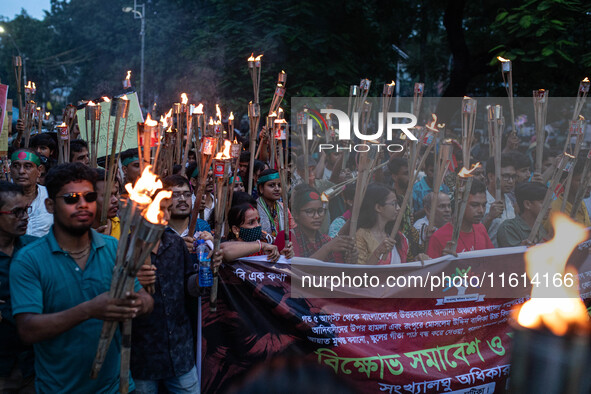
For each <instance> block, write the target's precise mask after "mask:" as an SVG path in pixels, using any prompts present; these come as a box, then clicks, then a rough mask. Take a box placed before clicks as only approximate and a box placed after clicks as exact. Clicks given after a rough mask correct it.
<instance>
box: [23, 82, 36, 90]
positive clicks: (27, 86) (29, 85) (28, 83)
mask: <svg viewBox="0 0 591 394" xmlns="http://www.w3.org/2000/svg"><path fill="white" fill-rule="evenodd" d="M31 83H32V84H31ZM36 88H37V87H36V86H35V82H31V81H29V82H27V84H26V85H25V89H36Z"/></svg>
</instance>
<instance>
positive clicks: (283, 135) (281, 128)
mask: <svg viewBox="0 0 591 394" xmlns="http://www.w3.org/2000/svg"><path fill="white" fill-rule="evenodd" d="M287 128H288V124H287V121H286V120H285V119H277V120H276V121H275V127H274V130H275V132H274V136H273V137H274V139H275V140H276V141H277V143H278V146H279V160H278V162H279V166H278V167H279V177H280V180H281V197H282V200H283V220H284V223H283V230H284V234H285V244H286V245H287V243H288V242H289V211H288V207H289V204H288V200H287V161H286V160H284V158H285V159H287V158H288V157H289V155H287V154H284V151H283V149H284V148H283V143H284V142H285V141H287Z"/></svg>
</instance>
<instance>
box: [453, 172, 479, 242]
mask: <svg viewBox="0 0 591 394" xmlns="http://www.w3.org/2000/svg"><path fill="white" fill-rule="evenodd" d="M478 167H480V163H476V164H474V165H473V166H472V168H471V169H470V170H466V167H464V168H462V169H461V170H460V172H459V173H458V176H457V178H456V189H455V209H454V221H453V233H452V239H451V242H452V245H453V246H452V247H451V250H453V251H455V250H456V248H457V245H458V239H459V238H460V230H461V228H462V221H463V220H464V212H465V211H466V205H467V204H468V198H470V189H471V188H472V182H473V181H474V177H473V175H472V173H473V172H474V170H475V169H477V168H478Z"/></svg>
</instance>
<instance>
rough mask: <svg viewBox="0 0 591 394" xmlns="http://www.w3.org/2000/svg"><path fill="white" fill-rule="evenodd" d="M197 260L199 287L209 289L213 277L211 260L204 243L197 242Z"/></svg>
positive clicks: (201, 241) (202, 241)
mask: <svg viewBox="0 0 591 394" xmlns="http://www.w3.org/2000/svg"><path fill="white" fill-rule="evenodd" d="M196 252H197V258H198V259H199V287H211V285H212V284H213V275H212V273H211V260H210V259H209V257H207V256H208V255H209V247H208V246H207V245H206V244H205V241H204V240H202V239H200V240H198V241H197V248H196Z"/></svg>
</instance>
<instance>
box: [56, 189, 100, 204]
mask: <svg viewBox="0 0 591 394" xmlns="http://www.w3.org/2000/svg"><path fill="white" fill-rule="evenodd" d="M97 196H98V194H97V192H87V193H68V194H62V195H61V196H57V197H58V198H63V199H64V202H65V203H66V204H68V205H72V204H76V203H77V202H78V201H80V197H82V198H83V199H84V201H86V202H95V201H96V198H97Z"/></svg>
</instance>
